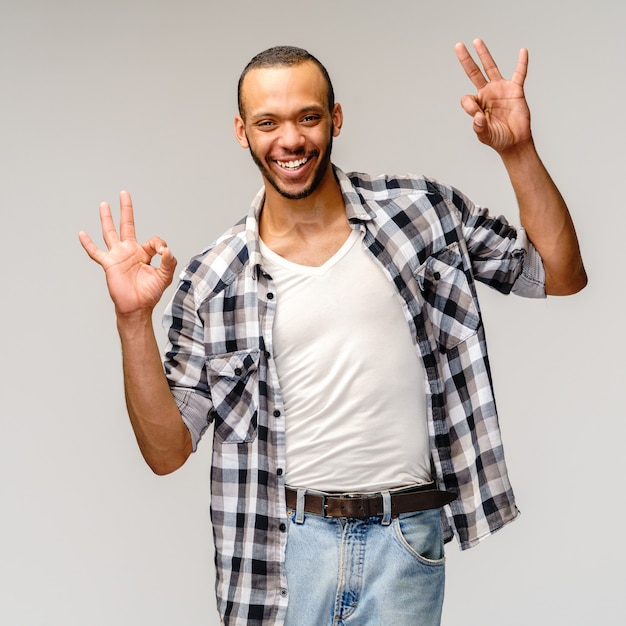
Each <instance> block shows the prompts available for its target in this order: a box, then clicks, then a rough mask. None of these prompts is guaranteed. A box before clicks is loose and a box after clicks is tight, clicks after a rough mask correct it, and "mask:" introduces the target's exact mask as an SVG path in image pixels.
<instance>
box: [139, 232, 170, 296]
mask: <svg viewBox="0 0 626 626" xmlns="http://www.w3.org/2000/svg"><path fill="white" fill-rule="evenodd" d="M142 248H143V249H144V250H145V252H146V254H147V255H148V256H149V257H150V258H152V257H154V256H155V255H157V254H158V255H159V256H160V257H161V263H160V264H159V267H158V271H159V273H160V274H161V278H162V279H163V281H164V282H166V283H167V284H168V285H169V283H171V282H172V276H173V275H174V270H175V269H176V264H177V261H176V259H175V258H174V255H173V254H172V251H171V250H170V249H169V248H168V246H167V244H166V243H165V241H163V239H161V238H160V237H153V238H152V239H150V240H148V241H146V243H144V244H143V246H142Z"/></svg>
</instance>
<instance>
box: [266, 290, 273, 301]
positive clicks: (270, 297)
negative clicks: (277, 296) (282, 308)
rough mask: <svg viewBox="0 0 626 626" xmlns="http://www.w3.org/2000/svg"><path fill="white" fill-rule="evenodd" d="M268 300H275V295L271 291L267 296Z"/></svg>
mask: <svg viewBox="0 0 626 626" xmlns="http://www.w3.org/2000/svg"><path fill="white" fill-rule="evenodd" d="M267 299H268V300H273V299H274V294H273V293H272V292H271V291H270V292H269V293H268V294H267Z"/></svg>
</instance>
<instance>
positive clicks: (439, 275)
mask: <svg viewBox="0 0 626 626" xmlns="http://www.w3.org/2000/svg"><path fill="white" fill-rule="evenodd" d="M433 278H434V279H435V280H439V279H440V278H441V274H440V273H439V272H435V273H434V274H433Z"/></svg>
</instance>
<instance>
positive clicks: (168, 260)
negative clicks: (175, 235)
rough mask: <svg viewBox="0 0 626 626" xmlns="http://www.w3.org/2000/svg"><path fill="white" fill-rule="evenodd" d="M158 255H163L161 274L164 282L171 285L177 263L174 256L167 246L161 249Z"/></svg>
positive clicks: (160, 267)
mask: <svg viewBox="0 0 626 626" xmlns="http://www.w3.org/2000/svg"><path fill="white" fill-rule="evenodd" d="M158 253H159V254H160V255H161V265H160V266H159V273H160V274H161V276H162V277H163V280H164V281H165V282H166V283H167V284H168V285H169V284H170V283H171V282H172V278H173V276H174V270H175V269H176V264H177V261H176V259H175V257H174V255H173V254H172V251H171V250H170V249H169V248H168V247H167V246H163V247H162V248H159V250H158Z"/></svg>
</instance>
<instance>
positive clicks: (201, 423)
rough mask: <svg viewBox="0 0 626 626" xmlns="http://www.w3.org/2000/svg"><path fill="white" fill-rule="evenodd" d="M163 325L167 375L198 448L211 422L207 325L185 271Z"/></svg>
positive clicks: (166, 311) (211, 406) (164, 316)
mask: <svg viewBox="0 0 626 626" xmlns="http://www.w3.org/2000/svg"><path fill="white" fill-rule="evenodd" d="M163 327H164V328H165V330H166V332H167V338H168V345H167V348H166V352H165V358H164V361H163V366H164V370H165V375H166V377H167V379H168V382H169V385H170V389H171V390H172V394H173V396H174V399H175V400H176V403H177V404H178V408H179V410H180V412H181V416H182V418H183V421H184V422H185V425H186V426H187V428H188V429H189V432H190V434H191V438H192V443H193V449H194V451H195V450H196V448H197V446H198V442H199V441H200V439H201V438H202V435H203V434H204V432H205V431H206V430H207V428H208V427H209V425H210V424H211V421H212V415H211V411H212V408H213V404H212V402H211V393H210V389H209V385H208V382H207V376H206V353H205V349H204V327H203V325H202V322H201V320H200V318H199V316H198V313H197V307H196V300H195V297H194V293H193V285H192V281H191V279H190V277H189V276H187V275H186V274H185V273H183V274H182V275H181V281H180V284H179V286H178V288H177V290H176V293H175V294H174V297H173V298H172V300H171V302H170V303H169V305H168V306H167V308H166V310H165V313H164V315H163Z"/></svg>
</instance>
